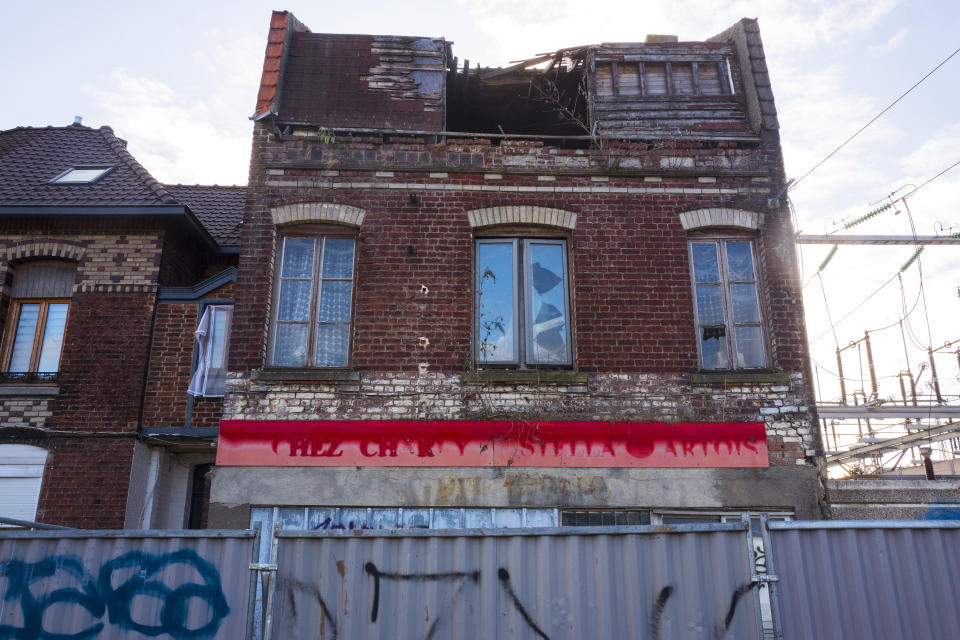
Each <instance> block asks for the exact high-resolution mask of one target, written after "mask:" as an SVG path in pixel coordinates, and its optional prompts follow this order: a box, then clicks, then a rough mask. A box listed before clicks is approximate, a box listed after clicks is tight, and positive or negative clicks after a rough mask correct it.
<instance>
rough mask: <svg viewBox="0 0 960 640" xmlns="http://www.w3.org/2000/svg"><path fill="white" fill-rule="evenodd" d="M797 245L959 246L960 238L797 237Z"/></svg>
mask: <svg viewBox="0 0 960 640" xmlns="http://www.w3.org/2000/svg"><path fill="white" fill-rule="evenodd" d="M797 244H908V245H919V244H960V237H958V238H953V237H950V236H844V235H836V236H828V235H823V236H820V235H803V234H801V235H799V236H797Z"/></svg>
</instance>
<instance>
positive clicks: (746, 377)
mask: <svg viewBox="0 0 960 640" xmlns="http://www.w3.org/2000/svg"><path fill="white" fill-rule="evenodd" d="M690 382H691V383H693V384H742V383H750V382H757V383H766V384H787V383H789V382H790V376H789V375H788V374H786V373H772V372H769V371H737V372H734V371H716V372H701V373H694V374H692V375H691V376H690Z"/></svg>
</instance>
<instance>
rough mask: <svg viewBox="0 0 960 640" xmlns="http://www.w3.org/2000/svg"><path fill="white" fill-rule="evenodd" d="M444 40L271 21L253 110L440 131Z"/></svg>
mask: <svg viewBox="0 0 960 640" xmlns="http://www.w3.org/2000/svg"><path fill="white" fill-rule="evenodd" d="M449 44H450V43H448V42H446V41H445V40H444V39H443V38H424V37H419V36H380V35H349V34H331V33H311V32H310V30H309V29H308V28H307V27H306V26H304V25H303V24H302V23H301V22H299V21H298V20H297V19H296V18H295V17H294V16H293V15H292V14H290V13H289V12H286V11H275V12H274V13H273V15H272V17H271V21H270V31H269V33H268V35H267V48H266V52H265V55H264V61H263V74H262V76H261V80H260V90H259V92H258V94H257V106H256V110H255V111H254V118H259V117H261V116H265V115H267V114H270V113H273V114H275V115H277V116H278V118H279V120H280V121H281V122H284V123H299V124H313V125H320V126H323V127H329V128H370V129H406V130H425V131H441V130H442V129H443V126H444V107H443V101H444V77H445V74H446V66H447V62H448V60H447V58H448V56H449Z"/></svg>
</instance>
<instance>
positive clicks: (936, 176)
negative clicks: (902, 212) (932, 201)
mask: <svg viewBox="0 0 960 640" xmlns="http://www.w3.org/2000/svg"><path fill="white" fill-rule="evenodd" d="M957 165H960V160H957V161H956V162H954V163H953V164H952V165H950V166H949V167H947V168H946V169H944V170H943V171H941V172H940V173H938V174H937V175H935V176H933V177H932V178H930V179H929V180H927V181H926V182H924V183H923V184H921V185H920V186H919V187H917V188H916V189H914V190H913V191H911V192H910V193H909V194H907V195H905V196H903V201H904V204H906V201H907V198H908V197H909V196H912V195H913V194H915V193H916V192H917V191H920V189H923V188H924V187H925V186H927V185H928V184H930V183H931V182H933V181H934V180H936V179H937V178H939V177H940V176H942V175H943V174H945V173H946V172H947V171H950V169H953V168H954V167H956V166H957Z"/></svg>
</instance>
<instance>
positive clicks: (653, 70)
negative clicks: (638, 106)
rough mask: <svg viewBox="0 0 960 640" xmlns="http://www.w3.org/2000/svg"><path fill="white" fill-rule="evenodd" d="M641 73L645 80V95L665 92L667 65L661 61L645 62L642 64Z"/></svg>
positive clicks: (663, 93) (657, 94) (661, 94)
mask: <svg viewBox="0 0 960 640" xmlns="http://www.w3.org/2000/svg"><path fill="white" fill-rule="evenodd" d="M643 74H644V76H645V79H646V81H647V91H646V93H647V95H650V96H663V95H666V94H667V65H665V64H664V63H662V62H647V63H645V64H644V65H643Z"/></svg>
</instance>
